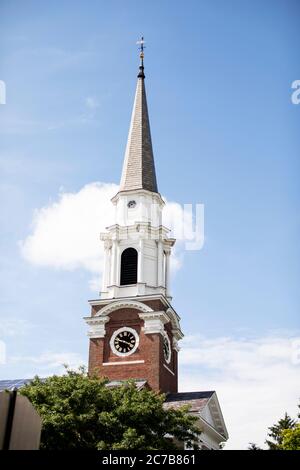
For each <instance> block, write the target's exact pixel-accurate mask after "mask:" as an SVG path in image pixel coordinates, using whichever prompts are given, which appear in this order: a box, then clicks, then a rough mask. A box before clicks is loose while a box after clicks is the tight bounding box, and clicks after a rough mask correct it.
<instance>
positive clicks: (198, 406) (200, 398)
mask: <svg viewBox="0 0 300 470" xmlns="http://www.w3.org/2000/svg"><path fill="white" fill-rule="evenodd" d="M214 393H215V392H214V391H207V392H181V393H169V394H168V395H167V397H166V401H165V403H164V406H165V408H180V407H181V406H183V405H188V406H190V411H201V410H202V409H203V408H204V407H205V405H206V404H207V403H208V401H209V399H210V398H211V396H212V395H213V394H214Z"/></svg>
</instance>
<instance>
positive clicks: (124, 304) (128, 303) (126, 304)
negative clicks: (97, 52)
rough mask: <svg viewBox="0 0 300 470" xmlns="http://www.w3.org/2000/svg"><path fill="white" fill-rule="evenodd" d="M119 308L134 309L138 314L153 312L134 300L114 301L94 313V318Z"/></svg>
mask: <svg viewBox="0 0 300 470" xmlns="http://www.w3.org/2000/svg"><path fill="white" fill-rule="evenodd" d="M120 308H134V309H135V310H139V311H140V312H145V313H147V312H153V310H152V308H150V307H148V305H145V304H143V303H142V302H137V301H136V300H116V301H115V302H110V303H109V304H108V305H106V306H105V307H103V308H102V309H101V310H99V312H97V313H96V315H95V316H96V317H100V316H101V317H102V316H103V315H109V314H110V313H112V312H114V311H115V310H119V309H120Z"/></svg>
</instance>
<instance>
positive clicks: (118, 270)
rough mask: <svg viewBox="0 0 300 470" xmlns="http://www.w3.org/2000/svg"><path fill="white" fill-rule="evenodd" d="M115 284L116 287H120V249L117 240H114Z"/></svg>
mask: <svg viewBox="0 0 300 470" xmlns="http://www.w3.org/2000/svg"><path fill="white" fill-rule="evenodd" d="M116 245H117V246H116V282H115V284H116V285H117V286H119V285H120V282H121V279H120V275H121V249H120V242H119V240H116Z"/></svg>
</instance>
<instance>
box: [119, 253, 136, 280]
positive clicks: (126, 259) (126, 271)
mask: <svg viewBox="0 0 300 470" xmlns="http://www.w3.org/2000/svg"><path fill="white" fill-rule="evenodd" d="M137 263H138V253H137V251H136V250H135V249H134V248H126V250H124V251H123V253H122V255H121V286H125V285H127V284H136V282H137Z"/></svg>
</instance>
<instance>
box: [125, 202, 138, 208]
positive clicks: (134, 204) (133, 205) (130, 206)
mask: <svg viewBox="0 0 300 470" xmlns="http://www.w3.org/2000/svg"><path fill="white" fill-rule="evenodd" d="M135 206H136V202H135V201H129V202H128V204H127V207H128V208H129V209H133V208H134V207H135Z"/></svg>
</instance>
